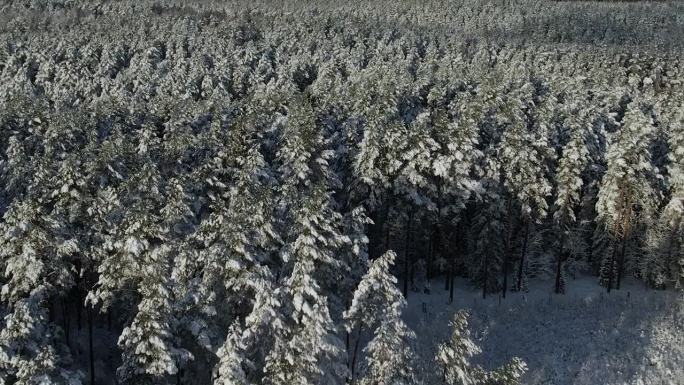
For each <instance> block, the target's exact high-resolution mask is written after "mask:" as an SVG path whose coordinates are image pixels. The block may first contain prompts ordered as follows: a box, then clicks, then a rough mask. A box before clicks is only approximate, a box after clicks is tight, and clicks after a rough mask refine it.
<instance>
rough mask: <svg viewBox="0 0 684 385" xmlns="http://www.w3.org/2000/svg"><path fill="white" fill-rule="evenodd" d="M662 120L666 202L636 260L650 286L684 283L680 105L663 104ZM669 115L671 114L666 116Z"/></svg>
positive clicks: (683, 116)
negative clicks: (666, 162)
mask: <svg viewBox="0 0 684 385" xmlns="http://www.w3.org/2000/svg"><path fill="white" fill-rule="evenodd" d="M666 108H667V109H668V110H670V111H668V112H667V113H668V115H666V116H669V118H666V119H663V120H664V122H662V124H664V125H665V126H666V127H667V131H668V133H669V137H668V144H669V150H670V152H669V162H670V163H669V167H668V181H669V187H670V191H669V192H668V194H669V197H670V198H669V202H668V203H667V204H666V205H665V207H664V208H663V209H662V210H661V212H660V213H659V214H658V218H657V219H656V220H655V221H654V222H653V223H652V224H651V226H650V227H649V229H648V233H647V242H646V247H647V250H646V253H645V255H644V256H643V257H642V259H641V261H640V262H639V270H640V274H641V276H642V278H643V279H644V280H646V282H647V283H648V284H649V285H651V286H652V287H656V288H665V287H666V286H668V285H670V284H672V285H673V286H675V287H678V288H681V287H682V284H683V283H684V108H682V106H681V105H676V104H675V105H671V106H669V105H668V106H666ZM670 114H671V115H670Z"/></svg>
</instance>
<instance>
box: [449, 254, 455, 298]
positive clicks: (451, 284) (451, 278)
mask: <svg viewBox="0 0 684 385" xmlns="http://www.w3.org/2000/svg"><path fill="white" fill-rule="evenodd" d="M450 265H451V266H450V267H449V303H453V302H454V273H455V271H454V270H455V267H454V265H456V258H455V257H454V256H452V257H451V264H450Z"/></svg>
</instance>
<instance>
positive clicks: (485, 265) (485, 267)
mask: <svg viewBox="0 0 684 385" xmlns="http://www.w3.org/2000/svg"><path fill="white" fill-rule="evenodd" d="M488 280H489V253H484V256H483V257H482V299H485V298H487V281H488Z"/></svg>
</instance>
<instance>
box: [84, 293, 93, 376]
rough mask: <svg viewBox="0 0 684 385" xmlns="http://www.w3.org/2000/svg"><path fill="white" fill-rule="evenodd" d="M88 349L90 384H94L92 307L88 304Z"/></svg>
mask: <svg viewBox="0 0 684 385" xmlns="http://www.w3.org/2000/svg"><path fill="white" fill-rule="evenodd" d="M86 312H87V313H88V351H89V353H90V384H91V385H95V354H94V352H93V308H92V306H88V308H87V310H86Z"/></svg>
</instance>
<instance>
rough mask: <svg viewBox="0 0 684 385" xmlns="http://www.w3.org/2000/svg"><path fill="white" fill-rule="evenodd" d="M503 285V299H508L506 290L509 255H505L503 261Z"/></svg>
mask: <svg viewBox="0 0 684 385" xmlns="http://www.w3.org/2000/svg"><path fill="white" fill-rule="evenodd" d="M501 270H502V271H503V284H502V286H503V287H502V288H501V296H502V297H503V298H506V290H507V288H508V253H506V255H504V260H503V269H501Z"/></svg>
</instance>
